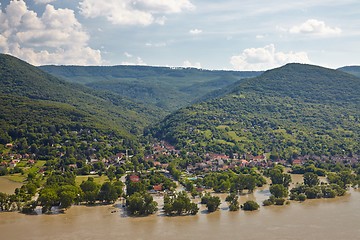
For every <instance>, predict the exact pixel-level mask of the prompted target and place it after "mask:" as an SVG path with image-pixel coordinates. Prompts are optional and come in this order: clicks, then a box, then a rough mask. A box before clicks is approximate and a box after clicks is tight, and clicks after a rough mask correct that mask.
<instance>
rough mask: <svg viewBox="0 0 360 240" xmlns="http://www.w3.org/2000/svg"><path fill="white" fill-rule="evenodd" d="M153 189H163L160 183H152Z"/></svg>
mask: <svg viewBox="0 0 360 240" xmlns="http://www.w3.org/2000/svg"><path fill="white" fill-rule="evenodd" d="M153 189H154V190H155V191H158V192H160V191H162V190H163V187H162V184H158V185H154V186H153Z"/></svg>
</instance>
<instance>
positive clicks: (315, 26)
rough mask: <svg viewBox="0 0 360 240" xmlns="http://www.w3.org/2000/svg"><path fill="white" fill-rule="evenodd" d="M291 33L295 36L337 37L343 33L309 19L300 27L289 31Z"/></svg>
mask: <svg viewBox="0 0 360 240" xmlns="http://www.w3.org/2000/svg"><path fill="white" fill-rule="evenodd" d="M289 32H290V33H295V34H296V33H302V34H315V35H336V34H340V33H341V29H340V28H338V27H330V26H327V25H326V24H325V22H323V21H319V20H316V19H309V20H307V21H306V22H304V23H302V24H300V25H297V26H293V27H292V28H290V29H289Z"/></svg>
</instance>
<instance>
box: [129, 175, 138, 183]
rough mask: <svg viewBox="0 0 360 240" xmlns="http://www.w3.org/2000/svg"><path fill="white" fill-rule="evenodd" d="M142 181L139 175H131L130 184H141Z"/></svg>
mask: <svg viewBox="0 0 360 240" xmlns="http://www.w3.org/2000/svg"><path fill="white" fill-rule="evenodd" d="M139 181H140V177H139V176H138V175H135V174H133V175H130V182H139Z"/></svg>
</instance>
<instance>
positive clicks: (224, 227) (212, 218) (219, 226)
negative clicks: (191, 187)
mask: <svg viewBox="0 0 360 240" xmlns="http://www.w3.org/2000/svg"><path fill="white" fill-rule="evenodd" d="M268 195H269V192H268V190H266V189H265V188H264V189H259V190H257V191H256V192H255V193H254V194H251V195H246V196H241V197H240V201H241V202H244V201H246V200H248V199H256V200H257V201H258V202H259V203H260V202H261V201H262V200H264V199H266V198H268ZM225 196H226V195H220V197H221V198H222V199H223V200H224V198H225ZM157 200H159V201H160V202H161V200H160V199H159V198H158V199H157ZM0 236H1V237H0V239H11V240H15V239H24V240H25V239H26V240H30V239H34V240H35V239H37V240H44V239H51V240H58V239H59V240H60V239H61V240H63V239H89V240H92V239H106V240H113V239H114V240H115V239H136V240H142V239H144V240H145V239H146V240H152V239H154V240H155V239H170V240H175V239H210V240H212V239H214V240H222V239H224V240H225V239H249V240H257V239H259V240H260V239H261V240H263V239H266V240H275V239H280V240H287V239H291V240H304V239H309V240H312V239H314V240H321V239H326V240H339V239H352V240H356V239H360V191H359V190H351V191H350V192H349V193H348V194H347V195H346V196H344V197H341V198H336V199H324V200H307V201H305V202H304V203H298V202H292V203H291V204H290V205H288V206H282V207H279V206H271V207H261V208H260V210H259V211H255V212H244V211H238V212H229V211H228V209H227V204H226V203H222V204H221V206H220V210H219V211H217V212H215V213H211V214H207V213H206V210H205V209H204V208H203V207H202V208H201V209H200V211H199V213H198V215H196V216H184V217H165V216H163V215H162V214H161V212H158V213H157V214H155V215H153V216H149V217H139V218H133V217H127V216H126V215H125V214H124V213H123V212H122V210H121V206H120V205H115V206H96V207H86V206H73V207H71V208H70V209H69V210H68V211H66V213H65V214H57V215H37V216H27V215H23V214H19V213H0Z"/></svg>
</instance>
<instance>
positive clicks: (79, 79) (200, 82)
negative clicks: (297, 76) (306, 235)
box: [40, 65, 261, 114]
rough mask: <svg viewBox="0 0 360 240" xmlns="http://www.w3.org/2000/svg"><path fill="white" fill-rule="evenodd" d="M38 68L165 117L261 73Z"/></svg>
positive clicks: (119, 67)
mask: <svg viewBox="0 0 360 240" xmlns="http://www.w3.org/2000/svg"><path fill="white" fill-rule="evenodd" d="M40 69H42V70H44V71H46V72H48V73H50V74H52V75H55V76H57V77H60V78H62V79H65V80H67V81H70V82H75V83H80V84H83V85H86V86H87V87H90V88H92V89H96V90H107V91H111V92H113V93H116V94H119V95H121V96H125V97H128V98H129V99H132V100H134V101H136V102H140V103H144V104H150V105H152V106H155V107H158V108H160V109H162V110H163V112H164V114H168V113H170V112H172V111H175V110H177V109H179V108H180V107H184V106H187V105H189V104H191V103H192V102H194V101H196V100H197V99H198V98H201V97H202V96H204V95H206V94H209V93H210V92H212V91H214V90H219V89H221V88H224V87H226V86H228V85H231V84H233V83H234V82H237V81H239V80H241V79H244V78H248V77H254V76H258V75H260V74H261V72H251V71H244V72H238V71H222V70H204V69H196V68H183V67H180V68H172V67H151V66H123V65H119V66H90V67H84V66H41V67H40Z"/></svg>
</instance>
